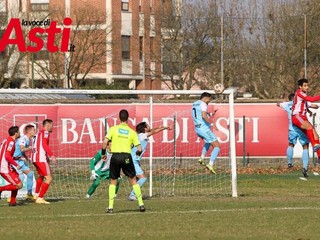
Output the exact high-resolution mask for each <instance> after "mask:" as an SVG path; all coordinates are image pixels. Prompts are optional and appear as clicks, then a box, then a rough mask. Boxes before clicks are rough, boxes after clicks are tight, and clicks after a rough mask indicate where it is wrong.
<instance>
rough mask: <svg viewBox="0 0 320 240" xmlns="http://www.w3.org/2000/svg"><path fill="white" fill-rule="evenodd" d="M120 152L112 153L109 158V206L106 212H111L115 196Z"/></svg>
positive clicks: (119, 169)
mask: <svg viewBox="0 0 320 240" xmlns="http://www.w3.org/2000/svg"><path fill="white" fill-rule="evenodd" d="M121 160H122V159H121V154H119V153H114V154H112V157H111V159H110V169H109V171H110V184H109V206H108V208H107V209H106V212H107V213H113V205H114V200H115V197H116V185H117V184H118V178H119V177H120V171H121Z"/></svg>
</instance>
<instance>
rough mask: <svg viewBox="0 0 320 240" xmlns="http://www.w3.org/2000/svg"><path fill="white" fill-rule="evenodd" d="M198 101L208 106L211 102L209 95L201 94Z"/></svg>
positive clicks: (206, 93)
mask: <svg viewBox="0 0 320 240" xmlns="http://www.w3.org/2000/svg"><path fill="white" fill-rule="evenodd" d="M200 100H202V101H203V102H205V103H206V104H208V103H209V102H210V101H211V93H208V92H203V93H202V94H201V96H200Z"/></svg>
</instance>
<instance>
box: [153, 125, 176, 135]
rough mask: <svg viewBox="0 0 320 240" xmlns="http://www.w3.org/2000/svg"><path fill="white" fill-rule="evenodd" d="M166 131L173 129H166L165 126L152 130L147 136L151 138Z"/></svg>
mask: <svg viewBox="0 0 320 240" xmlns="http://www.w3.org/2000/svg"><path fill="white" fill-rule="evenodd" d="M164 130H172V128H171V127H165V126H161V127H157V128H154V129H151V130H150V131H149V132H148V133H147V136H148V137H150V136H152V135H153V134H156V133H159V132H161V131H164Z"/></svg>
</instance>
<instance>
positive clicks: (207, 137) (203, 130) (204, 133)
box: [195, 125, 218, 143]
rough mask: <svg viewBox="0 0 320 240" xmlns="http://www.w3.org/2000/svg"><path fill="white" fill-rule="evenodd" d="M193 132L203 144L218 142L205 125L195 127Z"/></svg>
mask: <svg viewBox="0 0 320 240" xmlns="http://www.w3.org/2000/svg"><path fill="white" fill-rule="evenodd" d="M195 132H196V134H197V136H198V137H200V138H202V139H203V141H204V142H205V143H212V142H215V141H217V140H218V139H217V137H216V135H215V134H214V133H213V132H212V131H211V130H210V128H209V127H208V126H207V125H201V126H200V127H195Z"/></svg>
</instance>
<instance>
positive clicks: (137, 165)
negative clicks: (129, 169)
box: [133, 161, 143, 175]
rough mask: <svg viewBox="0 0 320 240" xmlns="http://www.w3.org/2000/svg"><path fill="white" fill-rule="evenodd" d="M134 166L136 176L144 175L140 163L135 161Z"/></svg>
mask: <svg viewBox="0 0 320 240" xmlns="http://www.w3.org/2000/svg"><path fill="white" fill-rule="evenodd" d="M133 165H134V170H135V171H136V175H141V174H143V170H142V168H141V167H140V161H133Z"/></svg>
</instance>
